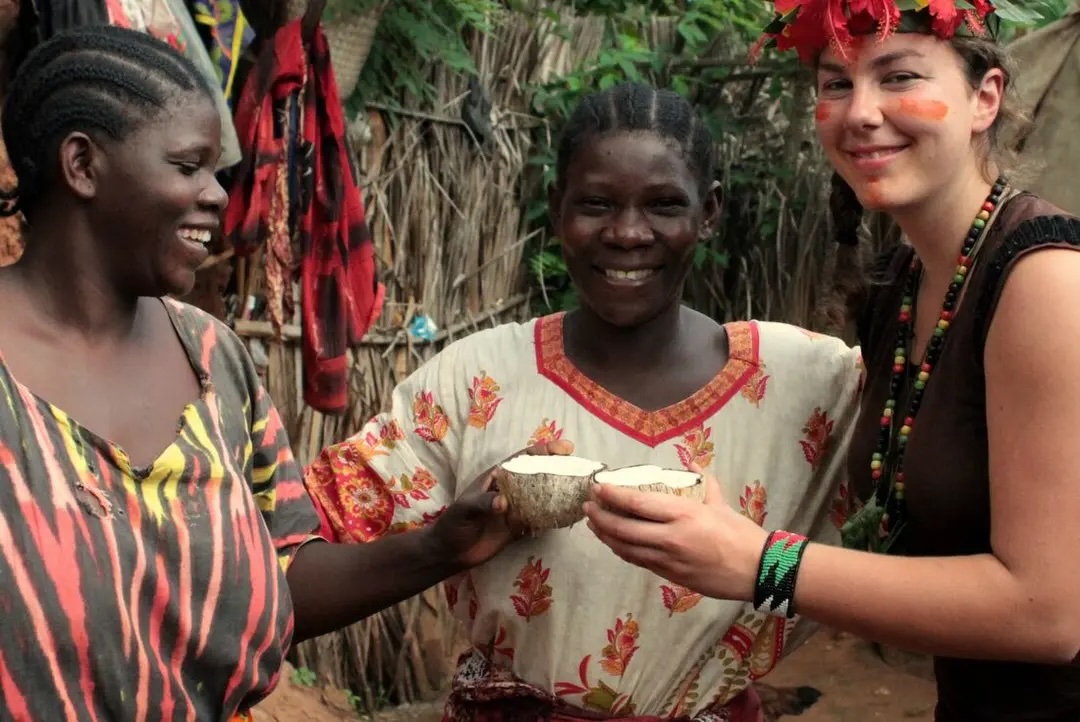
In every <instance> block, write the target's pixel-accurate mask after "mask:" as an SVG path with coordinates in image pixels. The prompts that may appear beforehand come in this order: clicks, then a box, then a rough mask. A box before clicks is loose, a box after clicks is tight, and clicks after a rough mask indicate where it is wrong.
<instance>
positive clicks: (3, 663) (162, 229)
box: [0, 27, 510, 722]
mask: <svg viewBox="0 0 1080 722" xmlns="http://www.w3.org/2000/svg"><path fill="white" fill-rule="evenodd" d="M3 138H4V142H5V144H6V146H7V148H8V150H9V152H10V156H11V162H12V166H13V168H14V170H15V172H16V175H17V176H18V183H19V185H18V190H17V192H7V193H4V194H3V197H2V200H3V209H2V210H3V212H4V213H5V214H6V215H13V214H14V213H16V212H21V213H22V214H23V215H24V216H25V219H26V221H27V223H28V228H29V231H28V237H27V243H26V251H25V253H24V255H23V257H22V258H21V259H20V261H19V262H18V263H16V264H15V265H13V266H9V267H6V268H3V269H0V308H2V309H3V310H4V312H3V313H0V619H2V622H0V719H3V720H19V721H24V720H25V721H33V722H40V721H42V720H49V721H50V722H53V721H59V720H66V721H69V722H71V721H76V720H78V721H82V720H100V721H101V722H118V721H120V720H200V721H201V720H227V719H230V718H234V717H237V716H239V717H241V718H243V717H244V716H245V715H246V712H245V711H246V710H247V709H249V708H250V707H251V706H252V705H254V704H255V703H256V702H257V701H258V700H259V699H261V698H262V697H264V696H265V695H266V694H267V693H268V692H269V691H270V690H271V689H272V688H273V686H274V684H275V682H276V680H277V677H278V673H279V669H280V666H281V661H282V659H283V657H284V654H285V652H286V650H287V649H288V647H289V644H290V643H291V642H294V641H297V640H299V639H303V638H308V637H312V636H315V635H318V634H322V633H324V632H327V631H330V630H332V629H334V628H337V627H340V626H344V625H346V624H349V623H351V622H353V621H355V620H357V619H360V618H362V617H363V616H365V615H367V614H371V613H373V612H375V611H377V610H379V609H381V608H384V607H386V606H389V605H390V604H393V603H395V602H397V601H399V600H401V599H404V598H407V597H409V596H411V595H413V594H415V593H417V592H419V591H421V590H423V589H425V588H427V587H429V586H431V585H433V584H435V583H437V582H439V581H441V580H442V579H444V578H446V577H447V576H450V575H451V574H453V573H455V572H458V571H460V570H461V569H463V568H465V567H467V566H470V565H472V564H475V563H478V562H480V561H484V560H485V559H486V558H488V557H489V556H491V555H493V554H495V553H496V552H497V551H499V550H500V549H501V548H502V547H503V546H504V545H505V544H506V543H508V541H509V539H510V534H509V532H508V530H507V528H506V524H505V522H504V521H503V515H502V509H503V506H504V504H503V502H502V501H500V500H497V498H496V496H495V494H494V493H492V492H490V491H488V490H487V486H486V485H485V483H486V482H478V483H477V484H476V485H474V487H473V489H472V490H471V492H470V493H468V494H466V495H465V497H463V498H462V499H461V500H459V501H458V502H457V503H455V504H452V505H451V506H450V507H449V508H448V509H447V510H446V512H445V513H444V514H443V515H442V517H441V518H440V520H439V522H438V523H436V524H435V525H434V526H432V527H431V528H430V529H428V530H425V531H423V532H418V533H415V534H406V535H401V536H397V537H393V538H388V539H386V540H385V541H383V542H380V543H378V544H371V545H363V546H358V545H352V546H342V545H336V544H328V543H326V542H325V541H323V540H322V539H319V538H317V537H316V536H314V534H313V532H314V530H315V529H317V527H318V519H317V517H316V514H315V512H314V510H313V507H312V504H311V501H310V500H309V499H308V497H307V495H306V493H305V491H304V486H303V484H302V481H301V473H300V470H299V468H298V467H297V464H296V462H295V461H294V459H293V457H292V454H291V452H290V448H289V443H288V439H287V438H286V436H285V432H284V430H283V429H282V425H281V421H280V419H279V418H278V415H277V412H276V411H275V410H274V407H273V405H272V403H271V401H270V399H269V398H268V397H267V394H266V392H265V390H264V389H263V387H262V386H261V384H260V382H259V379H258V377H257V375H256V372H255V369H254V367H253V365H252V362H251V360H250V358H249V357H248V355H247V353H246V351H245V349H244V347H243V346H242V344H241V343H240V341H239V340H238V339H237V338H236V337H235V336H234V335H233V334H232V332H231V331H230V330H229V329H228V328H226V327H225V326H224V325H222V324H220V323H219V322H217V321H216V320H215V319H213V318H211V317H209V316H208V315H206V314H204V313H202V312H200V311H198V310H197V309H195V308H192V307H190V306H186V305H184V304H181V303H176V302H172V301H167V300H163V297H165V296H167V295H170V294H172V295H180V294H184V293H186V292H188V291H189V290H190V289H191V287H192V285H193V283H194V278H195V270H196V269H197V268H198V266H199V264H200V263H202V262H203V261H204V260H205V258H206V256H207V250H206V247H205V244H206V242H207V241H208V240H209V239H210V238H211V237H212V236H213V235H214V233H215V232H216V230H217V226H218V223H219V220H218V219H219V217H220V213H221V210H222V209H223V208H224V205H225V202H226V194H225V192H224V190H223V189H222V188H221V186H220V185H219V184H218V182H217V180H216V179H215V176H214V167H215V163H216V161H217V157H218V155H219V154H220V150H221V142H220V121H219V118H218V115H217V111H216V109H215V106H214V104H213V100H212V95H211V93H210V89H209V87H208V86H207V85H206V84H205V81H203V80H202V79H201V77H200V75H199V73H198V72H197V71H196V69H195V68H194V67H193V66H192V65H191V63H190V62H189V61H187V60H186V59H185V58H183V57H182V56H180V55H179V54H177V53H176V52H174V51H173V50H172V49H171V48H169V47H168V46H167V45H165V44H164V43H162V42H159V41H157V40H155V39H153V38H151V37H150V36H148V35H144V34H142V33H138V32H134V31H128V30H123V29H119V28H111V27H95V28H81V29H78V30H74V31H69V32H66V33H62V34H59V35H57V36H56V37H54V38H53V39H51V40H49V41H48V42H46V43H43V44H42V45H40V46H39V47H38V48H36V49H35V51H34V52H33V53H32V54H31V55H30V56H29V57H28V58H27V60H26V61H25V62H24V64H23V65H22V66H21V67H20V69H19V73H18V75H17V76H16V78H15V80H14V82H13V84H12V86H11V88H10V93H9V95H8V98H7V101H6V104H5V107H4V113H3ZM15 310H17V311H18V312H17V313H16V312H13V311H15ZM178 415H179V416H178ZM309 542H313V543H309ZM294 618H295V630H294Z"/></svg>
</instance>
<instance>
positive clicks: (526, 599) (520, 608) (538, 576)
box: [510, 557, 552, 622]
mask: <svg viewBox="0 0 1080 722" xmlns="http://www.w3.org/2000/svg"><path fill="white" fill-rule="evenodd" d="M550 576H551V570H550V569H545V568H544V565H543V560H542V559H536V560H535V561H534V557H529V560H528V561H527V562H525V566H523V567H522V568H521V571H520V572H518V576H517V579H515V580H514V586H515V587H517V590H518V593H517V594H512V595H510V602H511V603H512V604H513V605H514V611H515V612H517V615H518V616H519V617H522V618H524V620H525V621H526V622H528V621H530V620H532V618H533V617H538V616H540V615H541V614H543V613H544V612H546V611H547V610H549V609H551V603H552V598H551V585H550V584H548V583H547V580H548V577H550Z"/></svg>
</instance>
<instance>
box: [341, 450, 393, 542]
mask: <svg viewBox="0 0 1080 722" xmlns="http://www.w3.org/2000/svg"><path fill="white" fill-rule="evenodd" d="M335 481H336V483H335V484H334V485H332V486H331V487H328V488H329V489H332V490H333V493H334V494H335V495H336V496H337V499H336V501H337V502H338V503H339V504H340V512H341V513H340V519H341V523H342V525H343V526H344V527H345V529H344V530H342V529H337V530H335V531H337V532H338V533H339V534H340V533H341V532H342V531H345V532H346V533H347V534H348V535H349V536H351V537H353V539H354V540H356V541H361V542H367V541H372V540H374V539H378V538H379V537H381V536H383V535H384V534H386V532H387V531H388V530H389V528H390V522H391V520H393V518H394V498H393V496H392V495H391V494H390V491H389V490H388V489H387V488H386V485H385V484H384V483H383V482H382V479H380V478H379V477H378V476H376V475H375V474H374V473H373V472H371V471H369V470H368V469H366V468H361V469H360V470H359V471H358V472H354V473H353V474H350V475H338V476H336V478H335ZM334 516H339V515H338V514H334Z"/></svg>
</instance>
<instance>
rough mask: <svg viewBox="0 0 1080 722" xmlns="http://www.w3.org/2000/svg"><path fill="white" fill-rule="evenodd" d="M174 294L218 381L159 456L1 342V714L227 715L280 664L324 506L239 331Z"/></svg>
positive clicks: (204, 365) (182, 331) (207, 381)
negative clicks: (35, 388)
mask: <svg viewBox="0 0 1080 722" xmlns="http://www.w3.org/2000/svg"><path fill="white" fill-rule="evenodd" d="M165 305H166V308H167V309H168V311H169V315H170V317H171V318H172V321H173V324H174V326H175V327H176V330H177V333H178V335H179V337H180V339H181V341H182V343H183V345H184V348H185V350H186V351H187V354H188V356H189V359H190V361H191V363H192V365H193V367H194V368H195V369H196V370H197V372H198V374H199V377H200V380H201V382H202V394H201V397H200V398H199V399H198V400H197V401H195V402H193V403H191V404H189V405H188V406H187V407H186V408H185V409H184V412H183V416H182V418H181V422H180V427H179V431H178V435H177V437H176V439H175V440H174V441H173V443H172V444H171V445H170V446H169V447H168V448H167V449H166V450H165V451H164V452H162V454H161V455H160V456H159V457H158V458H157V459H156V460H155V461H154V462H153V463H152V464H151V465H150V466H148V467H144V468H132V466H131V464H130V463H129V461H128V458H127V456H126V454H125V453H124V451H123V450H122V449H120V448H119V447H118V446H116V445H115V444H112V443H110V442H108V441H106V440H104V439H102V438H100V437H98V436H96V435H95V434H94V433H92V432H91V431H89V430H87V429H85V428H83V427H81V426H80V425H79V424H78V422H77V421H76V420H75V419H72V418H71V417H69V416H67V415H66V414H65V413H64V412H63V411H62V410H61V409H58V408H56V407H54V406H52V405H51V404H49V403H47V402H46V401H44V400H42V399H41V398H38V397H36V396H35V395H34V394H33V393H32V392H31V391H29V390H28V389H27V388H25V387H24V386H22V385H20V384H19V382H18V381H17V380H16V379H14V378H13V377H12V376H11V374H10V373H9V372H8V369H7V367H6V365H5V364H4V363H3V359H2V357H0V401H2V404H0V720H16V721H20V722H21V721H22V720H27V721H33V722H44V721H45V720H48V721H49V722H60V721H75V720H78V721H80V722H81V721H82V720H90V721H98V722H118V721H120V720H138V721H142V720H155V721H157V720H170V721H172V720H187V721H192V722H194V721H195V720H199V721H200V722H202V720H224V719H228V718H230V717H231V716H232V715H234V714H236V713H237V712H238V711H242V710H245V709H247V708H249V707H250V706H251V705H253V704H254V703H255V702H257V701H258V700H259V699H260V698H262V697H263V696H265V695H266V694H267V693H269V691H270V690H271V689H272V688H273V686H274V685H275V684H276V682H277V678H278V674H279V669H280V666H281V662H282V659H283V657H284V654H285V652H286V649H287V648H288V645H289V642H290V639H291V636H292V604H291V601H290V597H289V590H288V587H287V586H286V581H285V570H286V569H287V567H288V564H289V562H290V560H291V559H292V556H293V554H294V553H295V551H296V549H297V548H298V547H299V545H300V544H302V543H304V542H305V541H306V540H308V539H309V538H311V533H312V532H313V530H314V529H315V528H316V527H317V526H318V521H317V517H316V516H315V512H314V510H313V507H312V504H311V501H310V500H309V499H308V497H307V495H306V493H305V491H304V487H303V484H302V482H301V475H300V470H299V468H298V467H297V464H296V462H295V461H294V459H293V456H292V452H291V450H290V448H289V443H288V439H287V438H286V435H285V431H284V429H283V427H282V424H281V420H280V419H279V417H278V414H277V411H276V410H275V409H274V407H273V405H272V403H271V401H270V399H269V398H268V396H267V394H266V391H265V390H264V389H263V387H262V385H261V383H260V381H259V379H258V376H257V375H256V372H255V367H254V365H253V364H252V362H251V359H250V357H249V356H248V355H247V352H246V350H245V349H244V347H243V345H242V344H241V342H240V340H239V339H237V338H236V336H235V335H234V334H233V333H232V332H231V331H230V330H229V329H228V328H227V327H225V326H224V325H223V324H221V323H219V322H218V321H217V320H215V319H213V318H212V317H210V316H208V315H207V314H205V313H203V312H202V311H199V310H197V309H195V308H193V307H191V306H187V305H184V304H180V303H176V302H172V301H167V302H165ZM0 346H2V344H0ZM275 561H276V562H277V563H275Z"/></svg>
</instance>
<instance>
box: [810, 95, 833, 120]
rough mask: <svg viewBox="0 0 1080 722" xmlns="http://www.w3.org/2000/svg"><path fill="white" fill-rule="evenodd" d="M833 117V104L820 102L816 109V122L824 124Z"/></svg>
mask: <svg viewBox="0 0 1080 722" xmlns="http://www.w3.org/2000/svg"><path fill="white" fill-rule="evenodd" d="M831 117H832V104H831V103H829V102H827V101H824V100H820V101H818V104H817V107H816V108H814V120H816V121H817V122H819V123H824V122H825V121H827V120H828V119H829V118H831Z"/></svg>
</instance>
